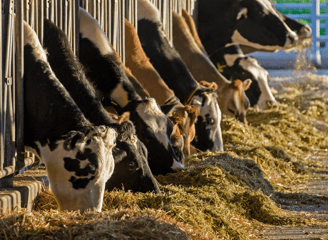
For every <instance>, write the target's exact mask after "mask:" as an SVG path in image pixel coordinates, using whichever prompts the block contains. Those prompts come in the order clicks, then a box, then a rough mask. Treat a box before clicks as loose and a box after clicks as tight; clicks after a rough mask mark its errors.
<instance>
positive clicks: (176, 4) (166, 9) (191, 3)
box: [149, 0, 197, 45]
mask: <svg viewBox="0 0 328 240" xmlns="http://www.w3.org/2000/svg"><path fill="white" fill-rule="evenodd" d="M149 1H150V2H151V3H153V4H154V5H155V7H157V8H158V10H159V11H160V14H161V21H162V24H163V28H164V32H165V35H166V37H167V38H168V39H169V41H170V42H171V45H172V39H173V32H172V12H173V11H175V12H177V13H179V14H180V15H181V14H182V12H181V11H182V9H186V10H187V11H188V12H189V14H190V15H192V16H193V17H194V18H195V17H196V18H195V19H197V12H196V8H195V6H196V5H197V0H149Z"/></svg>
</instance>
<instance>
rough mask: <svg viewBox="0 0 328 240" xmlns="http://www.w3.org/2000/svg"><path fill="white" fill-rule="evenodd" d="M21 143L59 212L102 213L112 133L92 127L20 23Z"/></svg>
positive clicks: (110, 167)
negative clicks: (35, 160) (38, 163)
mask: <svg viewBox="0 0 328 240" xmlns="http://www.w3.org/2000/svg"><path fill="white" fill-rule="evenodd" d="M24 69H25V72H24V103H25V105H24V135H25V137H24V141H25V147H26V149H27V150H28V151H32V152H34V153H35V154H36V155H37V156H38V157H39V158H40V159H41V160H42V161H43V162H44V163H45V165H46V168H47V175H48V178H49V182H50V187H51V190H52V191H53V193H54V195H55V197H56V200H57V202H58V203H59V206H60V208H61V209H62V210H81V211H84V210H87V209H90V210H95V211H101V208H102V203H103V195H104V190H105V183H106V182H107V180H108V179H109V178H110V176H111V175H112V172H113V170H114V159H113V154H112V148H113V147H114V146H115V141H116V136H117V134H116V131H115V130H114V129H112V128H109V127H106V126H96V127H94V126H93V125H92V124H91V123H90V122H89V121H88V120H87V119H86V118H85V117H84V115H83V113H82V112H81V110H80V109H79V108H78V107H77V105H76V104H75V102H74V100H73V99H72V98H71V96H70V95H69V93H68V92H67V90H66V89H65V88H64V86H63V85H62V84H61V83H60V82H59V80H58V79H57V78H56V76H55V74H54V73H53V71H52V69H51V67H50V65H49V63H48V61H47V58H46V53H45V51H44V50H43V48H42V46H41V44H40V42H39V40H38V37H37V35H36V33H35V32H34V31H33V29H32V28H31V27H30V26H28V25H27V24H26V23H24Z"/></svg>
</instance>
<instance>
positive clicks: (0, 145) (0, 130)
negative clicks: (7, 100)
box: [0, 7, 5, 170]
mask: <svg viewBox="0 0 328 240" xmlns="http://www.w3.org/2000/svg"><path fill="white" fill-rule="evenodd" d="M0 13H1V15H0V27H1V28H0V67H1V69H3V65H2V58H3V55H4V54H3V52H2V43H3V39H4V38H3V36H4V32H3V29H4V27H3V25H2V16H3V12H2V7H1V9H0ZM2 78H3V71H1V72H0V170H2V169H3V167H4V166H3V164H4V160H5V159H4V157H5V150H4V126H3V121H2V119H3V115H4V112H3V108H2V104H3V95H2V91H3V86H2V84H3V80H2Z"/></svg>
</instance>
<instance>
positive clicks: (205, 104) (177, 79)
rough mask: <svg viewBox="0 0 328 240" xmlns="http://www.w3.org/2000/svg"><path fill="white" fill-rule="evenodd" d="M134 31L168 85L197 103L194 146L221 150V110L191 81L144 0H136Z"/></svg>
mask: <svg viewBox="0 0 328 240" xmlns="http://www.w3.org/2000/svg"><path fill="white" fill-rule="evenodd" d="M138 35H139V39H140V42H141V44H142V48H143V50H144V51H145V53H146V54H147V57H148V58H149V60H150V62H151V63H152V65H153V66H154V67H155V69H156V70H157V71H158V73H159V74H160V75H161V78H162V79H163V80H164V81H165V83H166V84H167V85H168V87H169V88H170V89H172V90H173V91H174V93H175V95H176V96H177V97H178V98H179V99H180V100H181V102H182V103H183V104H185V105H188V104H190V103H191V105H194V106H197V108H198V110H199V113H200V115H199V116H198V120H197V122H196V137H195V140H196V138H197V141H196V142H195V141H194V143H195V144H200V145H199V146H196V147H197V148H199V149H200V150H202V151H206V150H211V151H221V150H222V149H223V143H222V135H221V128H220V120H221V119H220V114H221V112H220V109H219V106H218V104H217V100H216V97H215V96H214V93H213V91H212V90H210V89H207V90H204V89H203V88H202V87H201V86H200V85H199V84H198V83H197V82H196V81H195V79H194V78H193V76H192V75H191V73H190V72H189V70H188V68H187V67H186V65H185V64H184V62H183V61H182V59H181V57H180V55H179V54H178V52H177V51H176V50H175V49H174V48H173V47H172V46H171V45H170V43H169V41H168V39H167V38H166V36H165V33H164V31H163V26H162V23H161V20H160V14H159V11H158V10H157V8H156V7H155V6H154V5H153V4H152V3H151V2H149V1H147V0H138ZM215 104H216V105H215Z"/></svg>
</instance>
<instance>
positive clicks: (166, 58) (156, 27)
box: [138, 19, 198, 103]
mask: <svg viewBox="0 0 328 240" xmlns="http://www.w3.org/2000/svg"><path fill="white" fill-rule="evenodd" d="M138 33H139V38H140V42H141V44H142V47H143V49H144V51H145V53H146V54H147V57H149V59H150V62H151V63H152V64H153V66H154V67H155V69H156V70H157V71H158V73H159V74H160V76H161V77H162V79H163V80H164V81H165V83H166V84H167V85H168V87H169V88H170V89H172V90H173V91H174V93H175V95H176V96H177V97H178V98H179V99H180V100H181V102H183V103H184V102H185V101H186V100H187V99H188V97H189V96H190V93H191V92H193V90H194V89H195V88H196V87H197V86H198V84H197V82H196V81H195V79H194V78H193V76H192V75H191V74H190V72H189V70H188V69H187V67H186V66H185V64H184V63H183V61H182V60H181V57H180V55H179V54H178V53H177V51H176V50H175V49H174V48H173V47H172V46H171V45H170V43H169V41H168V40H167V38H166V36H165V34H164V32H163V28H162V25H161V23H160V22H153V21H150V20H147V19H141V20H139V21H138Z"/></svg>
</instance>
